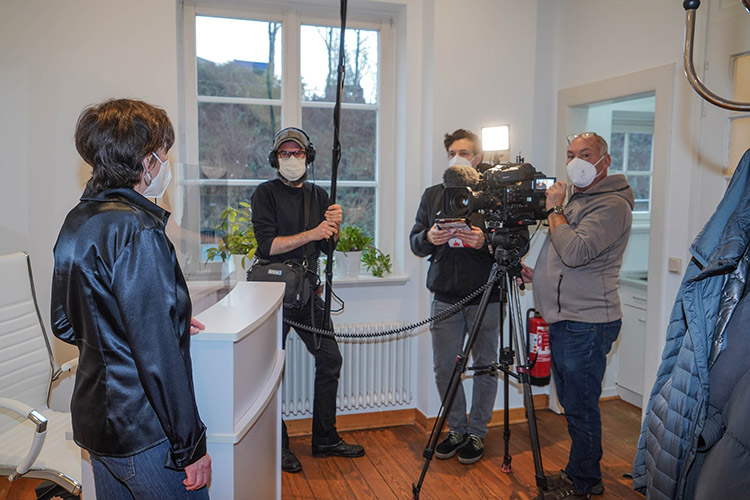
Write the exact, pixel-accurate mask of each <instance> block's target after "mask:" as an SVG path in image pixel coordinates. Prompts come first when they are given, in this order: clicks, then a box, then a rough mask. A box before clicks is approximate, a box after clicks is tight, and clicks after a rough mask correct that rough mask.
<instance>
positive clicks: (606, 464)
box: [0, 399, 643, 500]
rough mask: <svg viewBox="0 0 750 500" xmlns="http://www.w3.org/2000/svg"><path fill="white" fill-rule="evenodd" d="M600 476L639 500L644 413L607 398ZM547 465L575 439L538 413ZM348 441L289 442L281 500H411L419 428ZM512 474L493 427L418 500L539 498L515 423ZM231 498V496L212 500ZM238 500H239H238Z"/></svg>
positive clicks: (421, 442) (421, 443)
mask: <svg viewBox="0 0 750 500" xmlns="http://www.w3.org/2000/svg"><path fill="white" fill-rule="evenodd" d="M600 407H601V410H602V426H603V438H604V441H603V447H604V458H603V459H602V473H603V476H604V485H605V492H604V494H603V495H601V496H595V497H593V498H594V499H596V500H598V499H601V500H615V499H642V498H643V496H641V495H639V494H638V493H636V492H634V491H633V490H632V488H631V481H630V479H626V478H623V474H626V473H630V469H631V463H632V461H633V456H634V455H635V449H636V441H637V439H638V432H639V428H640V417H641V410H640V409H639V408H636V407H634V406H631V405H629V404H627V403H625V402H623V401H621V400H619V399H616V400H611V401H603V402H602V403H601V404H600ZM537 420H538V430H539V439H540V443H541V447H542V462H543V464H544V468H545V470H547V471H550V472H551V471H556V470H559V469H560V468H562V467H564V466H565V463H566V462H567V456H568V449H569V446H570V439H569V438H568V433H567V431H566V427H565V418H564V417H563V416H560V415H556V414H555V413H553V412H551V411H549V410H541V411H538V412H537ZM343 436H344V438H345V439H346V440H347V441H348V442H351V443H358V444H361V445H363V446H364V447H365V450H366V451H367V455H365V456H364V457H361V458H355V459H344V458H313V457H312V455H311V451H310V445H309V437H297V438H292V439H291V443H292V448H293V449H294V451H295V453H296V454H297V456H298V457H299V459H300V461H301V462H302V467H303V470H302V472H300V473H298V474H286V473H284V474H282V499H283V500H298V499H299V500H313V499H315V500H323V499H331V500H350V499H357V500H364V499H371V500H391V499H399V500H409V499H411V498H412V491H411V485H412V483H415V482H416V481H417V480H418V479H419V474H420V473H421V471H422V465H423V464H424V459H422V451H423V450H424V447H425V445H426V443H427V438H428V436H427V435H425V434H424V433H422V432H421V431H419V430H418V428H417V427H416V426H401V427H389V428H385V429H376V430H369V431H355V432H348V433H344V434H343ZM510 454H511V456H512V457H513V462H512V468H513V470H512V472H511V473H510V474H506V473H504V472H502V471H501V470H500V466H501V465H502V461H503V431H502V427H492V428H491V429H490V433H489V435H488V436H487V439H486V441H485V453H484V457H483V458H482V459H481V460H480V461H479V462H477V463H476V464H474V465H461V464H460V463H458V460H456V458H453V459H451V460H437V459H435V460H432V462H431V463H430V468H429V470H428V472H427V476H426V477H425V481H424V483H423V485H422V491H421V495H420V499H421V500H441V499H452V498H463V499H467V500H469V499H471V500H474V499H493V500H496V499H497V500H506V499H509V500H531V499H533V498H534V497H535V496H536V494H537V490H536V485H535V482H534V461H533V457H532V455H531V446H530V444H529V428H528V425H527V424H525V423H523V424H513V425H511V438H510ZM37 484H38V481H36V480H28V479H20V480H18V481H17V482H15V483H8V482H7V481H5V479H4V478H0V500H34V498H36V496H35V495H34V494H33V493H34V487H35V486H36V485H37ZM213 500H228V499H213ZM238 500H239V499H238Z"/></svg>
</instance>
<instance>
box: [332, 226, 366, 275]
mask: <svg viewBox="0 0 750 500" xmlns="http://www.w3.org/2000/svg"><path fill="white" fill-rule="evenodd" d="M370 243H372V238H371V237H370V236H368V235H367V234H365V231H364V230H363V229H362V228H361V227H358V226H344V227H342V228H341V232H340V233H339V242H338V244H337V245H336V272H337V274H338V275H339V277H341V278H356V277H357V276H359V267H360V263H361V261H362V251H364V249H365V248H367V246H368V245H369V244H370Z"/></svg>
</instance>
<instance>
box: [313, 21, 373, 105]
mask: <svg viewBox="0 0 750 500" xmlns="http://www.w3.org/2000/svg"><path fill="white" fill-rule="evenodd" d="M340 32H341V29H340V28H330V27H326V26H302V28H301V32H300V36H301V37H302V43H301V45H302V51H301V57H302V68H301V71H302V99H303V100H305V101H327V102H335V100H336V83H337V82H338V64H339V44H340V41H339V33H340ZM344 43H345V45H346V48H345V50H346V56H345V59H344V61H345V62H344V65H345V71H344V89H343V92H342V94H341V100H342V102H358V103H367V104H376V103H377V102H378V96H377V85H378V32H377V31H370V30H360V29H347V30H346V36H345V40H344Z"/></svg>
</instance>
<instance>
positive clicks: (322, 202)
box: [250, 179, 330, 272]
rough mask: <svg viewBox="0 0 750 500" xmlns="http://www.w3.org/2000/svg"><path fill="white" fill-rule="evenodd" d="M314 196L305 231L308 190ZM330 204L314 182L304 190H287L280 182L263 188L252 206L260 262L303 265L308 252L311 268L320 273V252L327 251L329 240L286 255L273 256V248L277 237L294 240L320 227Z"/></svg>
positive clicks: (255, 196)
mask: <svg viewBox="0 0 750 500" xmlns="http://www.w3.org/2000/svg"><path fill="white" fill-rule="evenodd" d="M305 189H307V190H308V192H309V195H310V220H309V221H308V224H307V227H305V206H304V190H305ZM329 204H330V202H329V198H328V193H327V192H326V190H325V189H323V188H322V187H320V186H317V185H315V184H312V183H310V182H305V183H303V186H302V187H299V188H296V187H291V186H287V185H286V184H284V183H283V182H282V181H281V180H280V179H274V180H271V181H267V182H264V183H263V184H261V185H259V186H258V187H257V188H256V189H255V192H254V193H253V196H252V199H251V201H250V205H251V206H252V210H253V229H254V230H255V239H256V240H257V241H258V250H257V251H256V254H257V255H258V258H260V259H265V260H269V261H271V262H285V261H287V260H294V261H296V262H299V263H301V262H302V261H303V260H304V258H305V247H308V246H310V247H312V248H311V249H309V250H308V251H307V254H308V255H307V258H308V266H309V268H310V269H312V270H314V271H316V272H317V262H318V256H319V255H320V252H325V251H326V250H327V245H328V243H327V240H321V241H318V242H316V243H315V244H314V245H303V246H301V247H299V248H295V249H294V250H291V251H289V252H286V253H282V254H277V255H271V244H272V243H273V240H274V238H276V237H277V236H292V235H295V234H299V233H302V232H304V231H306V230H308V229H312V228H314V227H317V226H318V225H319V224H320V223H321V222H323V220H324V219H325V213H326V210H327V209H328V206H329Z"/></svg>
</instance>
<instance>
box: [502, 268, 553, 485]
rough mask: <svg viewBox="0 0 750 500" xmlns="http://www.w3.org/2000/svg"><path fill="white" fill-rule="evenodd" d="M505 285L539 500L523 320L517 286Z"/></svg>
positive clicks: (540, 479) (511, 281)
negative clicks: (525, 364) (524, 364)
mask: <svg viewBox="0 0 750 500" xmlns="http://www.w3.org/2000/svg"><path fill="white" fill-rule="evenodd" d="M506 283H507V286H508V290H509V293H508V295H509V301H510V321H511V330H513V331H512V337H513V342H514V343H515V348H516V353H517V355H518V360H519V361H520V362H519V364H518V368H517V369H518V371H519V378H520V380H521V383H522V386H523V399H524V406H525V407H526V419H527V420H528V422H529V437H530V439H531V452H532V455H533V457H534V472H535V474H534V475H535V477H536V485H537V488H538V490H539V497H537V498H539V499H541V498H543V497H544V491H545V490H546V489H547V479H546V478H545V477H544V466H543V465H542V451H541V447H540V445H539V432H538V429H537V425H536V412H535V411H534V398H533V396H532V393H531V376H530V375H529V370H528V367H526V366H523V365H522V363H526V362H527V361H528V351H527V348H526V347H527V346H526V345H525V343H524V337H525V336H524V331H523V320H522V315H521V306H520V302H519V298H518V297H519V291H518V285H517V284H516V282H515V278H514V277H511V276H509V275H508V276H506Z"/></svg>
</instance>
